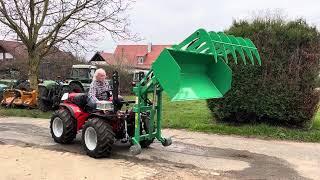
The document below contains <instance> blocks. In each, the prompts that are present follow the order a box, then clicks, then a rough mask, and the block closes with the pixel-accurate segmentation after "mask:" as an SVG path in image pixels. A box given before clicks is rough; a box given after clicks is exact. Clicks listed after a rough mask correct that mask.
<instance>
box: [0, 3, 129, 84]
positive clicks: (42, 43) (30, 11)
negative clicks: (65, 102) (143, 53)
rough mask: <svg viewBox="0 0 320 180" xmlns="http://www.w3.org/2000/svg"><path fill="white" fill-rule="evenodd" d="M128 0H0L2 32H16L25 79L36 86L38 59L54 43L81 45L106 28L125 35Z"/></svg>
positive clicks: (110, 31)
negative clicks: (26, 69)
mask: <svg viewBox="0 0 320 180" xmlns="http://www.w3.org/2000/svg"><path fill="white" fill-rule="evenodd" d="M131 3H132V1H131V0H0V28H1V33H2V35H3V36H5V37H7V36H11V37H14V36H17V37H18V38H19V39H20V40H21V41H22V42H23V44H24V45H25V46H26V48H27V50H28V59H29V61H28V64H29V79H30V82H31V87H32V88H33V89H36V90H37V89H38V88H37V80H38V72H39V64H40V61H41V59H42V58H43V57H44V56H46V55H47V54H48V53H50V52H52V49H54V48H57V47H59V48H60V47H64V48H69V49H70V48H71V49H77V50H79V48H85V47H86V44H84V43H85V40H87V39H88V38H94V37H97V35H99V34H101V32H103V31H104V32H109V34H111V36H112V37H113V38H114V39H115V38H121V39H128V38H132V37H133V36H132V35H131V34H130V32H129V31H128V29H127V27H128V25H129V21H128V17H127V15H126V12H127V10H128V8H129V6H130V4H131Z"/></svg>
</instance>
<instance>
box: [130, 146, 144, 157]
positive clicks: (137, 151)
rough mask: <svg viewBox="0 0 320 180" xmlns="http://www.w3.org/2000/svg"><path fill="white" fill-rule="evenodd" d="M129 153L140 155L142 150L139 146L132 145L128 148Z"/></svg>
mask: <svg viewBox="0 0 320 180" xmlns="http://www.w3.org/2000/svg"><path fill="white" fill-rule="evenodd" d="M129 151H130V153H131V154H132V155H138V154H140V153H141V151H142V150H141V146H140V145H139V144H134V145H132V146H131V147H130V149H129Z"/></svg>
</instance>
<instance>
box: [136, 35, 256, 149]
mask: <svg viewBox="0 0 320 180" xmlns="http://www.w3.org/2000/svg"><path fill="white" fill-rule="evenodd" d="M228 59H233V60H234V62H235V63H238V59H241V60H242V61H243V63H244V64H247V63H250V64H252V65H254V64H258V65H261V59H260V56H259V53H258V50H257V48H256V47H255V45H254V44H253V43H252V41H251V40H250V39H247V38H241V37H235V36H233V35H226V34H224V33H222V32H219V33H216V32H213V31H210V32H207V31H206V30H204V29H198V30H197V31H196V32H194V33H193V34H192V35H190V36H189V37H188V38H186V39H185V40H184V41H183V42H181V43H180V44H178V45H174V46H172V47H171V48H165V49H164V50H163V51H162V52H161V54H160V55H159V57H158V58H157V59H156V60H155V62H154V63H153V64H152V67H151V70H150V71H149V72H148V73H147V74H146V75H145V76H144V77H141V80H140V82H138V83H137V84H136V86H135V87H134V88H133V92H134V93H135V95H136V104H135V105H134V108H133V111H134V112H135V114H136V118H135V133H134V137H133V138H132V143H133V145H132V146H131V147H130V151H131V152H132V153H133V154H139V153H140V152H141V146H140V142H142V141H144V142H146V141H147V142H150V143H152V142H153V140H154V139H155V138H156V139H157V140H159V141H160V142H161V143H162V145H164V146H169V145H170V144H171V143H172V141H171V139H170V138H164V137H162V134H161V112H162V110H161V109H162V103H161V100H162V92H163V91H165V92H166V93H167V94H168V96H169V97H170V99H171V101H186V100H204V99H211V98H221V97H223V96H224V94H225V93H226V92H227V91H229V90H230V88H231V81H232V71H231V69H230V67H229V66H228V62H229V60H228ZM254 59H255V60H256V62H255V60H254ZM141 114H148V116H149V121H148V122H149V123H147V132H146V133H144V134H141V130H140V129H141V118H142V116H141Z"/></svg>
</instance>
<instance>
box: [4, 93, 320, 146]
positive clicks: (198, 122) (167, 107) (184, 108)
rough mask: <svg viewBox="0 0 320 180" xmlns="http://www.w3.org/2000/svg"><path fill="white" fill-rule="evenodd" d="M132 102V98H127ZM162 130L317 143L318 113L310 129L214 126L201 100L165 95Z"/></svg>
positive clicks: (17, 112) (12, 112) (7, 112)
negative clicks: (177, 100) (169, 97)
mask: <svg viewBox="0 0 320 180" xmlns="http://www.w3.org/2000/svg"><path fill="white" fill-rule="evenodd" d="M128 99H133V97H128ZM50 115H51V112H47V113H43V112H41V111H39V110H26V109H4V108H0V116H27V117H36V118H49V117H50ZM162 115H163V127H165V128H177V129H188V130H191V131H201V132H208V133H216V134H225V135H240V136H245V137H258V138H263V139H285V140H295V141H306V142H320V111H319V112H318V113H317V114H316V116H315V122H314V125H313V127H312V128H311V130H302V129H290V128H285V127H275V126H270V125H267V124H254V125H253V124H250V125H241V126H235V125H229V124H226V123H216V122H215V121H214V120H212V117H211V115H210V112H209V110H208V108H207V106H206V102H205V101H184V102H170V101H169V99H168V97H167V96H164V98H163V114H162Z"/></svg>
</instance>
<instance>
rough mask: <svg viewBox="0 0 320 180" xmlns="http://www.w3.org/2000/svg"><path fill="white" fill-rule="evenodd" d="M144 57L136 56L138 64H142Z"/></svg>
mask: <svg viewBox="0 0 320 180" xmlns="http://www.w3.org/2000/svg"><path fill="white" fill-rule="evenodd" d="M143 61H144V57H143V56H138V64H143Z"/></svg>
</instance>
